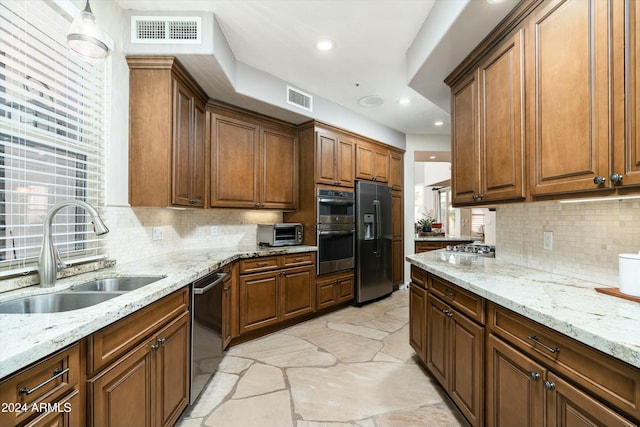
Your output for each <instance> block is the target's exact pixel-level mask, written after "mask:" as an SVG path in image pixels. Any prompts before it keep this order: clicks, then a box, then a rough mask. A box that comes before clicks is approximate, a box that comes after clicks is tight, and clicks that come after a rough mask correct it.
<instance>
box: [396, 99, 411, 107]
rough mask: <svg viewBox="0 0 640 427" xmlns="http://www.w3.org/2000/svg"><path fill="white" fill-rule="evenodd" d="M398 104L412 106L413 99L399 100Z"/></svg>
mask: <svg viewBox="0 0 640 427" xmlns="http://www.w3.org/2000/svg"><path fill="white" fill-rule="evenodd" d="M398 104H403V105H404V104H411V98H400V99H398Z"/></svg>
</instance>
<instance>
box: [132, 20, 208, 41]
mask: <svg viewBox="0 0 640 427" xmlns="http://www.w3.org/2000/svg"><path fill="white" fill-rule="evenodd" d="M201 41H202V18H201V17H199V16H132V17H131V43H144V44H200V43H201Z"/></svg>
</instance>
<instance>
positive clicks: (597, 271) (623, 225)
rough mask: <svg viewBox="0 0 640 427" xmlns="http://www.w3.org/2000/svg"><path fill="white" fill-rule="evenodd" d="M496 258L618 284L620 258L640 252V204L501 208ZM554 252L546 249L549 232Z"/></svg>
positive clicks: (618, 202)
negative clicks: (545, 236)
mask: <svg viewBox="0 0 640 427" xmlns="http://www.w3.org/2000/svg"><path fill="white" fill-rule="evenodd" d="M496 211H497V233H496V257H497V258H500V259H502V260H505V261H508V262H512V263H514V264H518V265H523V266H526V267H531V268H536V269H539V270H544V271H549V272H553V273H557V274H561V275H565V276H571V277H575V278H579V279H585V280H589V281H591V282H595V283H601V284H603V285H610V286H616V287H617V286H618V281H619V279H618V254H621V253H638V251H640V201H639V200H608V201H599V202H595V203H567V204H565V203H559V202H557V201H546V202H533V203H517V204H507V205H502V206H499V207H498V208H497V209H496ZM545 231H551V232H553V249H552V250H546V249H544V232H545Z"/></svg>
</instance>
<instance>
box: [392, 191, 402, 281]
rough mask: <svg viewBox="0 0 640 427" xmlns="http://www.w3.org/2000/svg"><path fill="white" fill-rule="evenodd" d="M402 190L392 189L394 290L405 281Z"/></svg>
mask: <svg viewBox="0 0 640 427" xmlns="http://www.w3.org/2000/svg"><path fill="white" fill-rule="evenodd" d="M402 195H403V194H402V191H391V278H392V282H393V288H394V290H397V289H398V288H399V286H400V284H402V283H403V282H404V244H403V242H404V227H403V225H404V209H403V198H402Z"/></svg>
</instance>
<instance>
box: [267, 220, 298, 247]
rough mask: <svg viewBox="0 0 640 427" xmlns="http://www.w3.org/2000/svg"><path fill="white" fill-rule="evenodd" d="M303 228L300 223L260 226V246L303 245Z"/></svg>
mask: <svg viewBox="0 0 640 427" xmlns="http://www.w3.org/2000/svg"><path fill="white" fill-rule="evenodd" d="M302 236H303V227H302V224H300V223H295V222H291V223H278V224H258V239H257V240H258V244H259V245H262V246H291V245H301V244H302Z"/></svg>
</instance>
